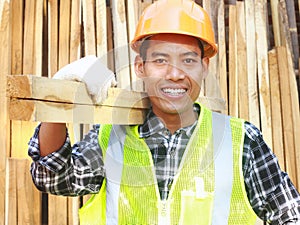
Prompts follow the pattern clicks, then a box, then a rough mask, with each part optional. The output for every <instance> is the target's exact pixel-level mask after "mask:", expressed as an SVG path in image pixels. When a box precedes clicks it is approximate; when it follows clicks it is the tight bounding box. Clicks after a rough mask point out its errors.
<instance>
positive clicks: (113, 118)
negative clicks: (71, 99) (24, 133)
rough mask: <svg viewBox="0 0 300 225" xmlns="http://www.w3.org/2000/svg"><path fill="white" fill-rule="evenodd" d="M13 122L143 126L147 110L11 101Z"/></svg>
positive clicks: (35, 101)
mask: <svg viewBox="0 0 300 225" xmlns="http://www.w3.org/2000/svg"><path fill="white" fill-rule="evenodd" d="M9 108H10V109H9V115H10V119H12V120H22V121H43V122H67V123H89V124H97V123H100V124H141V123H143V121H144V116H145V110H143V109H130V108H124V107H111V106H92V105H74V104H68V103H57V102H45V101H38V100H19V99H11V101H10V107H9Z"/></svg>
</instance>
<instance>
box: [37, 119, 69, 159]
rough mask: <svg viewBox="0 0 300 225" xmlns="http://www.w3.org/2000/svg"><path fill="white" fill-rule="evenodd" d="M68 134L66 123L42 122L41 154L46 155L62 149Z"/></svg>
mask: <svg viewBox="0 0 300 225" xmlns="http://www.w3.org/2000/svg"><path fill="white" fill-rule="evenodd" d="M66 136H67V131H66V124H65V123H42V124H41V127H40V132H39V144H40V155H41V156H42V157H44V156H46V155H49V154H50V153H52V152H54V151H57V150H58V149H60V148H61V147H62V146H63V144H64V143H65V141H66Z"/></svg>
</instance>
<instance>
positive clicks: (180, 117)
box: [153, 108, 198, 134]
mask: <svg viewBox="0 0 300 225" xmlns="http://www.w3.org/2000/svg"><path fill="white" fill-rule="evenodd" d="M153 112H154V114H155V115H156V116H157V117H158V118H159V119H160V120H161V121H162V122H163V123H164V124H165V126H166V128H167V129H168V130H169V131H170V132H171V133H172V134H174V133H175V132H176V131H177V130H178V129H180V128H183V127H187V126H190V125H192V124H193V123H194V122H195V121H196V120H197V119H198V113H197V112H195V111H194V110H193V108H192V109H191V110H190V111H188V112H185V113H184V114H178V113H174V114H170V113H161V112H160V113H157V112H155V110H154V111H153Z"/></svg>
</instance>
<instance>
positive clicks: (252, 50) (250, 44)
mask: <svg viewBox="0 0 300 225" xmlns="http://www.w3.org/2000/svg"><path fill="white" fill-rule="evenodd" d="M245 20H246V48H247V74H248V94H249V106H250V107H249V121H250V122H251V123H253V124H254V125H256V126H257V127H260V118H259V100H258V96H259V94H258V90H257V86H258V85H257V83H258V81H257V79H258V78H257V64H256V37H255V35H256V34H255V15H254V1H245Z"/></svg>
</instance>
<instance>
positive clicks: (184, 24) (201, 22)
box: [131, 0, 218, 57]
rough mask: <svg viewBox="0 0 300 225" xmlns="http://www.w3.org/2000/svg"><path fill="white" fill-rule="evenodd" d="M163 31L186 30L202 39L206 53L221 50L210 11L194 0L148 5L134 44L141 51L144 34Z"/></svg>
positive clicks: (166, 0) (176, 32) (135, 48)
mask: <svg viewBox="0 0 300 225" xmlns="http://www.w3.org/2000/svg"><path fill="white" fill-rule="evenodd" d="M160 33H171V34H172V33H173V34H184V35H189V36H193V37H196V38H198V39H200V40H201V42H202V43H203V46H204V57H212V56H214V55H215V54H216V53H217V52H218V47H217V45H216V44H215V38H214V32H213V28H212V23H211V21H210V18H209V16H208V14H207V12H206V11H205V10H204V9H203V8H202V7H201V6H200V5H198V4H197V3H195V2H193V1H191V0H159V1H156V2H155V3H153V4H152V5H150V6H148V7H147V8H146V9H145V10H144V12H143V14H142V15H141V17H140V20H139V22H138V25H137V28H136V32H135V36H134V39H133V40H132V41H131V48H132V49H133V50H134V51H135V52H137V53H138V52H139V48H140V46H141V43H142V41H143V40H145V38H147V37H149V36H152V35H155V34H160Z"/></svg>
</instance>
